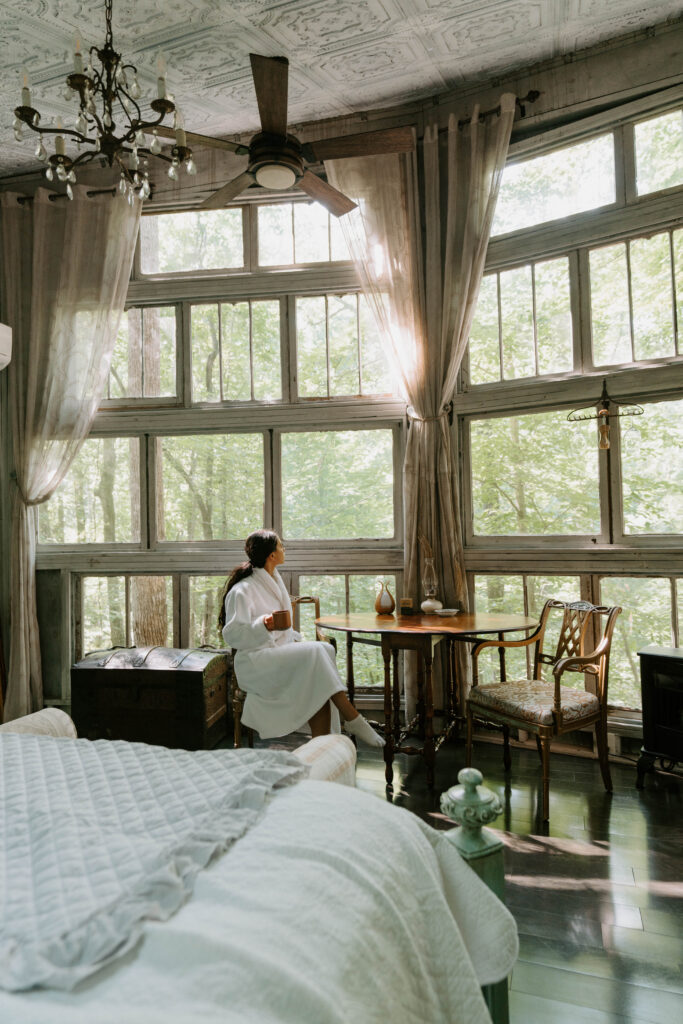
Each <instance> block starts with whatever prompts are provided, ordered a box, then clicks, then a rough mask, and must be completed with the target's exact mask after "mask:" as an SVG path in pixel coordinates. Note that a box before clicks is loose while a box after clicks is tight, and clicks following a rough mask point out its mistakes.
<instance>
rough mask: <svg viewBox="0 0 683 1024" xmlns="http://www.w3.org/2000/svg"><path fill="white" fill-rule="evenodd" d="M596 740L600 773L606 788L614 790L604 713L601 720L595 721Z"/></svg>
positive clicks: (609, 790)
mask: <svg viewBox="0 0 683 1024" xmlns="http://www.w3.org/2000/svg"><path fill="white" fill-rule="evenodd" d="M595 741H596V744H597V748H598V761H599V762H600V773H601V774H602V781H603V782H604V784H605V789H606V790H607V792H608V793H611V792H612V776H611V774H610V770H609V751H608V748H607V717H606V716H604V715H603V717H602V718H601V719H600V721H599V722H596V723H595Z"/></svg>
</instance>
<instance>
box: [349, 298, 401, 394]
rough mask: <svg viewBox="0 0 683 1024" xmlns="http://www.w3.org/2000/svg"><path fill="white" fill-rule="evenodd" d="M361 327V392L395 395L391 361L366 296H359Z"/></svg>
mask: <svg viewBox="0 0 683 1024" xmlns="http://www.w3.org/2000/svg"><path fill="white" fill-rule="evenodd" d="M358 319H359V325H360V352H361V373H362V381H361V391H362V393H363V394H364V395H390V394H394V393H395V388H394V385H393V382H392V379H391V371H390V369H389V361H388V359H387V356H386V353H385V351H384V346H383V345H382V338H381V336H380V332H379V329H378V327H377V321H376V320H375V317H374V315H373V313H372V310H371V309H370V307H369V305H368V301H367V299H366V298H365V296H364V295H359V296H358Z"/></svg>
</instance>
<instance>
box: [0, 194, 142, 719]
mask: <svg viewBox="0 0 683 1024" xmlns="http://www.w3.org/2000/svg"><path fill="white" fill-rule="evenodd" d="M20 198H21V197H19V196H17V195H16V194H14V193H4V194H2V195H1V196H0V204H1V205H0V210H1V215H2V241H3V247H2V262H3V268H4V277H5V282H4V284H5V310H4V319H6V320H7V322H8V323H9V324H10V326H11V327H12V329H13V332H14V337H13V358H12V361H11V363H10V365H9V370H8V373H9V381H8V384H9V403H10V416H11V424H12V437H13V453H12V454H13V462H14V472H15V474H16V478H15V479H14V480H13V483H12V533H11V558H10V588H11V595H12V605H11V623H10V664H9V673H8V676H9V678H8V686H7V699H6V703H5V719H6V720H7V721H9V720H10V719H13V718H17V717H19V716H20V715H25V714H29V713H30V712H32V711H37V710H38V709H39V708H41V707H42V706H43V693H42V675H41V665H40V645H39V637H38V622H37V618H36V589H35V549H36V526H37V511H36V506H37V505H40V504H41V502H43V501H47V499H48V498H49V497H50V496H51V495H52V494H53V492H54V491H55V489H56V488H57V486H58V485H59V484H60V482H61V481H62V480H63V478H64V476H65V474H66V472H67V470H68V468H69V466H70V465H71V462H72V461H73V459H74V458H75V456H76V454H77V453H78V450H79V448H80V446H81V444H82V442H83V441H84V439H85V438H86V437H87V434H88V431H89V430H90V426H91V423H92V421H93V418H94V416H95V413H96V412H97V408H98V406H99V403H100V399H101V397H102V394H103V393H104V389H105V386H106V382H107V375H108V373H109V364H110V361H111V355H112V350H113V347H114V341H115V338H116V332H117V330H118V324H119V319H120V317H121V313H122V312H123V306H124V301H125V297H126V291H127V287H128V279H129V277H130V270H131V265H132V261H133V253H134V251H135V240H136V238H137V232H138V225H139V220H140V202H139V200H136V201H135V203H134V205H132V206H131V205H130V204H129V203H128V201H127V199H125V198H124V197H122V196H119V195H117V196H116V197H112V196H111V195H99V196H94V197H92V198H88V195H87V191H86V189H85V188H84V187H77V188H74V200H73V202H67V201H64V200H61V199H60V200H59V201H56V202H53V201H51V200H50V194H49V193H48V192H46V191H45V190H44V189H41V190H39V191H38V192H37V194H36V196H35V198H34V199H33V200H32V201H31V202H23V203H20V202H19V200H20Z"/></svg>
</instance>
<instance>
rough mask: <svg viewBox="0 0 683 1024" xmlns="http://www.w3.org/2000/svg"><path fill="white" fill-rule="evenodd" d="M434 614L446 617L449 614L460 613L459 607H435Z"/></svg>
mask: <svg viewBox="0 0 683 1024" xmlns="http://www.w3.org/2000/svg"><path fill="white" fill-rule="evenodd" d="M436 614H437V615H441V616H443V617H444V618H446V617H447V616H449V615H459V614H460V609H459V608H437V610H436Z"/></svg>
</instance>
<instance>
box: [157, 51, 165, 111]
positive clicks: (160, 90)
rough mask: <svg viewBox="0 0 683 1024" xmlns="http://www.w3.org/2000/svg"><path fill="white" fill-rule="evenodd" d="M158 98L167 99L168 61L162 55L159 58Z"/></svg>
mask: <svg viewBox="0 0 683 1024" xmlns="http://www.w3.org/2000/svg"><path fill="white" fill-rule="evenodd" d="M157 97H158V98H159V99H160V100H163V99H165V98H166V59H165V58H164V56H163V55H162V54H159V57H158V58H157Z"/></svg>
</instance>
